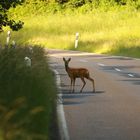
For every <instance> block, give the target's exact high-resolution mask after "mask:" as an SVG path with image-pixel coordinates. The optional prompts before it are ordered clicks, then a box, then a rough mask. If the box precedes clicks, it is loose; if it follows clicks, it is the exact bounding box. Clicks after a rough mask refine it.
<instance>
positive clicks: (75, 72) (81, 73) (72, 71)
mask: <svg viewBox="0 0 140 140" xmlns="http://www.w3.org/2000/svg"><path fill="white" fill-rule="evenodd" d="M70 60H71V58H69V59H68V60H66V59H65V58H64V57H63V61H64V64H65V70H66V72H67V73H68V75H69V77H70V79H71V92H74V87H75V80H76V78H81V80H82V82H83V86H82V88H81V90H80V92H82V90H83V88H84V87H85V85H86V82H85V79H84V78H87V79H88V80H90V81H91V82H92V84H93V92H95V85H94V80H93V79H92V78H91V77H90V75H89V71H88V69H86V68H71V67H69V62H70Z"/></svg>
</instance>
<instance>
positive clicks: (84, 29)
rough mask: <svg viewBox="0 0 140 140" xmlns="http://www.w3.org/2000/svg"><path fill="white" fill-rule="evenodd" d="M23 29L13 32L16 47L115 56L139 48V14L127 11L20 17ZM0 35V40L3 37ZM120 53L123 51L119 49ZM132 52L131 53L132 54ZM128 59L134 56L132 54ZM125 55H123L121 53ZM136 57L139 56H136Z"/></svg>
mask: <svg viewBox="0 0 140 140" xmlns="http://www.w3.org/2000/svg"><path fill="white" fill-rule="evenodd" d="M23 21H24V22H25V25H24V28H23V29H22V30H20V31H19V32H14V33H13V36H12V39H14V40H16V42H17V43H18V44H38V45H41V46H44V47H47V48H56V49H75V48H74V41H75V34H76V32H79V34H80V36H79V46H78V48H77V49H78V50H82V51H90V52H97V53H109V54H117V55H119V51H118V49H119V50H120V48H127V49H128V50H130V51H131V49H132V48H135V50H136V52H137V51H138V50H139V49H140V39H139V38H140V32H139V31H140V26H139V25H140V13H138V12H130V11H125V10H124V11H123V10H122V11H116V12H115V11H114V12H111V11H110V12H98V11H96V12H92V13H90V14H70V15H68V14H65V15H62V14H55V15H42V16H34V17H32V16H31V17H26V18H23ZM2 36H3V35H0V39H1V38H3V37H2ZM122 50H123V49H122ZM134 52H135V51H134ZM134 52H133V54H131V56H134V57H135V53H134ZM123 53H124V54H125V53H126V54H125V55H127V52H125V51H124V52H123ZM136 57H140V56H138V55H137V56H136Z"/></svg>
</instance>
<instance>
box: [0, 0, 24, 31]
mask: <svg viewBox="0 0 140 140" xmlns="http://www.w3.org/2000/svg"><path fill="white" fill-rule="evenodd" d="M22 2H23V0H10V1H9V0H5V1H0V32H1V31H2V29H3V26H9V27H10V28H11V29H12V30H14V31H17V30H19V29H21V28H22V26H23V22H21V21H18V22H16V21H15V20H13V19H9V17H8V15H7V12H8V10H9V9H10V8H11V7H13V8H15V7H16V6H17V5H19V4H21V3H22Z"/></svg>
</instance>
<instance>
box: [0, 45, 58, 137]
mask: <svg viewBox="0 0 140 140" xmlns="http://www.w3.org/2000/svg"><path fill="white" fill-rule="evenodd" d="M30 47H31V46H28V47H27V46H26V47H19V46H17V47H16V48H12V47H10V48H3V49H1V50H0V70H1V73H0V93H1V94H0V121H1V125H0V131H1V132H2V134H3V135H2V136H3V140H16V139H20V140H27V139H39V140H49V139H51V138H52V137H50V136H51V135H52V134H51V133H52V131H53V130H52V129H51V127H52V119H54V120H53V122H54V121H55V119H56V118H54V117H52V116H54V112H55V104H56V103H55V102H56V92H57V90H56V86H55V83H54V76H53V73H52V72H51V71H50V69H49V67H48V62H47V61H48V58H47V57H46V56H45V52H44V49H43V48H41V47H38V46H34V47H32V48H33V51H30ZM25 56H28V57H30V58H31V60H32V66H31V67H27V66H26V64H25V61H24V57H25ZM53 129H54V128H53Z"/></svg>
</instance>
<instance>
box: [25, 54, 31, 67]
mask: <svg viewBox="0 0 140 140" xmlns="http://www.w3.org/2000/svg"><path fill="white" fill-rule="evenodd" d="M24 60H25V64H26V66H27V67H31V65H32V61H31V59H30V58H29V57H27V56H26V57H25V58H24Z"/></svg>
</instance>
